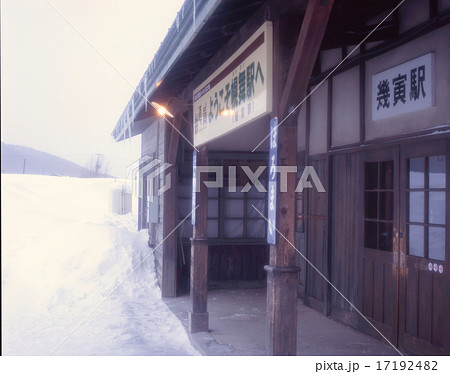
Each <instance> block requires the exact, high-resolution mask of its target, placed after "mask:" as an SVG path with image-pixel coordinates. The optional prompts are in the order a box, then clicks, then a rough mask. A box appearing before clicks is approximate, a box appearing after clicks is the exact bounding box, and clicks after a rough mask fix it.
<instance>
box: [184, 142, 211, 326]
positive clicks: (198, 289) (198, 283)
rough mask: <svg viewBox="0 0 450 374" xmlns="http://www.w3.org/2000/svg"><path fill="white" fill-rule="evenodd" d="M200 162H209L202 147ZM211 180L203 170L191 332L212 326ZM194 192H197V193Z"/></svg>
mask: <svg viewBox="0 0 450 374" xmlns="http://www.w3.org/2000/svg"><path fill="white" fill-rule="evenodd" d="M197 165H201V166H207V165H208V150H207V149H206V147H203V148H201V149H200V152H198V154H197ZM206 179H207V173H201V174H200V178H199V179H198V180H197V185H199V186H200V192H197V193H196V206H198V208H197V210H196V211H195V224H194V231H193V237H192V239H191V241H192V244H191V285H190V306H189V307H190V310H189V313H188V317H189V321H188V322H189V323H188V326H189V331H190V332H205V331H208V329H209V316H208V308H207V297H208V241H207V234H206V224H207V208H208V190H207V188H206V186H205V184H204V183H203V182H204V181H205V180H206ZM193 193H194V192H193Z"/></svg>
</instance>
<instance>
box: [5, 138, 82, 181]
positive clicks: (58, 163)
mask: <svg viewBox="0 0 450 374" xmlns="http://www.w3.org/2000/svg"><path fill="white" fill-rule="evenodd" d="M1 148H2V150H1V158H2V173H6V174H38V175H59V176H68V177H80V178H83V177H88V176H89V170H88V169H86V168H84V167H83V166H80V165H78V164H76V163H74V162H72V161H68V160H65V159H63V158H61V157H58V156H54V155H51V154H49V153H45V152H41V151H37V150H35V149H33V148H29V147H23V146H20V145H12V144H5V143H1Z"/></svg>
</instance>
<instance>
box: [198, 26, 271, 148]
mask: <svg viewBox="0 0 450 374" xmlns="http://www.w3.org/2000/svg"><path fill="white" fill-rule="evenodd" d="M272 44H273V39H272V23H271V22H265V23H264V24H263V25H262V26H261V27H260V28H259V29H258V31H257V32H256V33H255V34H253V35H252V37H251V38H250V39H248V40H247V42H246V43H245V44H244V45H242V46H241V47H240V48H239V49H238V51H237V52H236V53H234V54H233V56H231V57H230V58H229V59H228V60H227V61H226V62H225V63H224V64H223V65H222V66H220V68H218V69H217V70H216V71H215V72H214V74H212V75H211V76H210V77H209V78H208V79H207V80H206V81H204V82H203V83H202V84H201V85H200V86H198V87H197V88H196V89H195V90H194V97H193V102H194V121H193V123H194V145H195V146H196V147H197V146H199V145H202V144H206V143H208V142H209V141H211V140H213V139H216V138H219V137H221V136H222V135H225V134H227V133H229V132H231V131H233V130H236V129H237V128H239V127H241V126H243V125H245V124H248V123H249V122H251V121H253V120H255V119H257V118H259V117H261V116H263V115H265V114H267V113H269V112H271V111H272Z"/></svg>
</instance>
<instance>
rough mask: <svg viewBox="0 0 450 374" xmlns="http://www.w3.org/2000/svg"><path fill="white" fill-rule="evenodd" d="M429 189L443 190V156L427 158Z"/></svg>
mask: <svg viewBox="0 0 450 374" xmlns="http://www.w3.org/2000/svg"><path fill="white" fill-rule="evenodd" d="M429 169H430V174H429V176H430V188H445V156H432V157H430V158H429Z"/></svg>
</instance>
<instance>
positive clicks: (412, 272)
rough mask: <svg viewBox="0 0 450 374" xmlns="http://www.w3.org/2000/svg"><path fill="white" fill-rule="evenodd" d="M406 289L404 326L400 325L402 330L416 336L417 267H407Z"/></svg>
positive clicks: (417, 303) (417, 305)
mask: <svg viewBox="0 0 450 374" xmlns="http://www.w3.org/2000/svg"><path fill="white" fill-rule="evenodd" d="M405 282H406V287H405V288H406V290H405V292H404V293H405V296H404V298H405V299H406V300H405V308H404V309H403V310H404V320H405V326H400V328H402V329H403V331H404V332H405V333H407V334H409V335H412V336H417V321H418V309H419V301H418V298H417V297H418V295H417V293H418V289H419V274H418V270H417V269H408V270H407V275H406V280H405Z"/></svg>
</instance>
